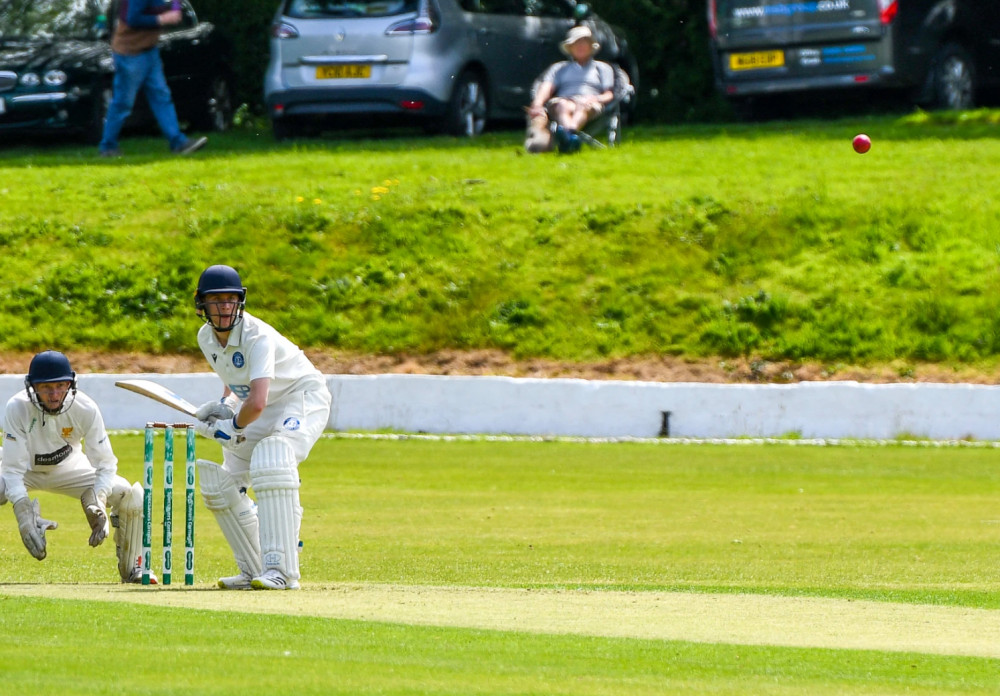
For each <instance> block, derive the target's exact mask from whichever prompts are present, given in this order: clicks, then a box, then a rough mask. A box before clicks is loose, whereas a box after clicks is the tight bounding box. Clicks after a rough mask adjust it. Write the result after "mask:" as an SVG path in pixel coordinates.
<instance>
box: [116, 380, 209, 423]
mask: <svg viewBox="0 0 1000 696" xmlns="http://www.w3.org/2000/svg"><path fill="white" fill-rule="evenodd" d="M115 386H116V387H121V388H122V389H127V390H128V391H130V392H135V393H136V394H141V395H142V396H145V397H146V398H148V399H153V400H154V401H159V402H160V403H161V404H164V405H166V406H169V407H170V408H172V409H176V410H178V411H180V412H181V413H186V414H187V415H189V416H192V417H193V416H194V414H195V411H197V410H198V409H197V408H196V407H195V405H194V404H192V403H191V402H190V401H188V400H187V399H185V398H184V397H183V396H181V395H179V394H177V393H175V392H173V391H171V390H170V389H167V388H166V387H164V386H163V385H162V384H157V383H156V382H151V381H149V380H148V379H123V380H120V381H118V382H115Z"/></svg>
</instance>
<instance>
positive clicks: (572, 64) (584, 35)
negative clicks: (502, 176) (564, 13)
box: [527, 26, 615, 153]
mask: <svg viewBox="0 0 1000 696" xmlns="http://www.w3.org/2000/svg"><path fill="white" fill-rule="evenodd" d="M600 47H601V46H600V44H599V43H597V42H596V41H594V37H593V35H592V34H591V31H590V29H589V28H588V27H585V26H577V27H573V28H572V29H570V30H569V33H568V34H567V35H566V38H565V39H564V40H563V42H562V45H561V46H560V48H561V49H562V51H563V53H565V54H566V55H567V56H569V57H570V59H571V60H564V61H560V62H558V63H555V64H553V65H552V66H550V67H549V68H548V69H547V70H546V71H545V72H544V73H543V74H542V76H541V77H540V78H539V84H538V88H537V89H536V90H535V94H534V97H533V98H532V100H531V106H530V107H528V119H529V121H530V122H531V125H530V127H529V137H528V143H527V148H528V150H529V151H530V152H539V151H544V150H547V149H551V144H550V143H546V142H544V141H545V136H544V135H542V134H541V130H540V129H545V130H547V129H548V127H549V121H550V120H551V121H553V122H555V124H556V127H555V140H556V143H557V144H558V146H559V151H560V152H563V153H570V152H576V151H578V150H579V149H580V145H581V142H582V140H581V138H580V136H579V131H580V130H581V129H583V127H584V126H585V125H586V124H587V122H588V121H590V120H592V119H594V118H596V117H598V116H600V115H601V113H602V112H603V110H604V107H605V106H606V105H608V104H610V103H611V102H612V101H614V98H615V95H614V85H615V71H614V68H612V67H611V65H609V64H608V63H605V62H603V61H599V60H594V55H595V54H596V53H597V51H598V49H600Z"/></svg>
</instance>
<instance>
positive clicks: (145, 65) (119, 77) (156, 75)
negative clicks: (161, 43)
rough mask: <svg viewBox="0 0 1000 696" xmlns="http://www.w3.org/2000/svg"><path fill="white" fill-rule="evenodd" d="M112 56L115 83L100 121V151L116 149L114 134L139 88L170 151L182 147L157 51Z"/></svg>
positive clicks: (127, 115)
mask: <svg viewBox="0 0 1000 696" xmlns="http://www.w3.org/2000/svg"><path fill="white" fill-rule="evenodd" d="M113 55H114V60H115V80H114V84H113V85H112V92H113V96H112V97H111V104H110V105H108V116H107V119H106V120H105V121H104V137H102V138H101V144H100V149H101V151H102V152H106V151H108V150H117V149H118V134H119V133H120V132H121V129H122V126H123V125H125V119H127V118H128V117H129V114H131V113H132V107H133V105H134V104H135V98H136V96H138V94H139V90H140V89H141V90H143V91H144V92H145V93H146V100H147V101H148V102H149V108H150V110H151V111H152V112H153V116H154V117H155V118H156V122H157V123H159V124H160V130H161V131H163V135H164V136H165V137H166V138H167V141H168V142H169V143H170V149H171V150H178V149H180V148H181V147H183V146H184V144H185V143H186V142H187V137H186V136H185V135H184V134H183V133H181V128H180V125H178V123H177V112H176V111H175V110H174V100H173V97H171V95H170V88H169V87H167V80H166V78H165V77H164V76H163V62H162V61H161V60H160V49H159V48H155V47H154V48H151V49H149V50H148V51H143V52H142V53H140V54H139V55H136V56H124V55H121V54H119V53H115V54H113Z"/></svg>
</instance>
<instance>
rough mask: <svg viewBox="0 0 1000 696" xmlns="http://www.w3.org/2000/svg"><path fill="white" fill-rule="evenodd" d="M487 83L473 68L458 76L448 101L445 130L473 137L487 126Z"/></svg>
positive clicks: (460, 135) (463, 136)
mask: <svg viewBox="0 0 1000 696" xmlns="http://www.w3.org/2000/svg"><path fill="white" fill-rule="evenodd" d="M486 111H487V108H486V85H485V84H484V82H483V79H482V78H481V77H480V76H479V75H478V74H476V73H475V72H473V71H471V70H467V71H465V72H464V73H462V74H461V75H459V77H458V81H457V82H456V83H455V90H454V91H453V92H452V94H451V101H450V102H449V103H448V114H447V116H446V119H445V130H446V131H447V132H448V133H450V134H451V135H457V136H459V137H462V138H472V137H475V136H477V135H479V134H481V133H482V132H483V129H484V128H486Z"/></svg>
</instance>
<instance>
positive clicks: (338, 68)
mask: <svg viewBox="0 0 1000 696" xmlns="http://www.w3.org/2000/svg"><path fill="white" fill-rule="evenodd" d="M371 76H372V66H370V65H318V66H316V79H317V80H346V79H367V78H369V77H371Z"/></svg>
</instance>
